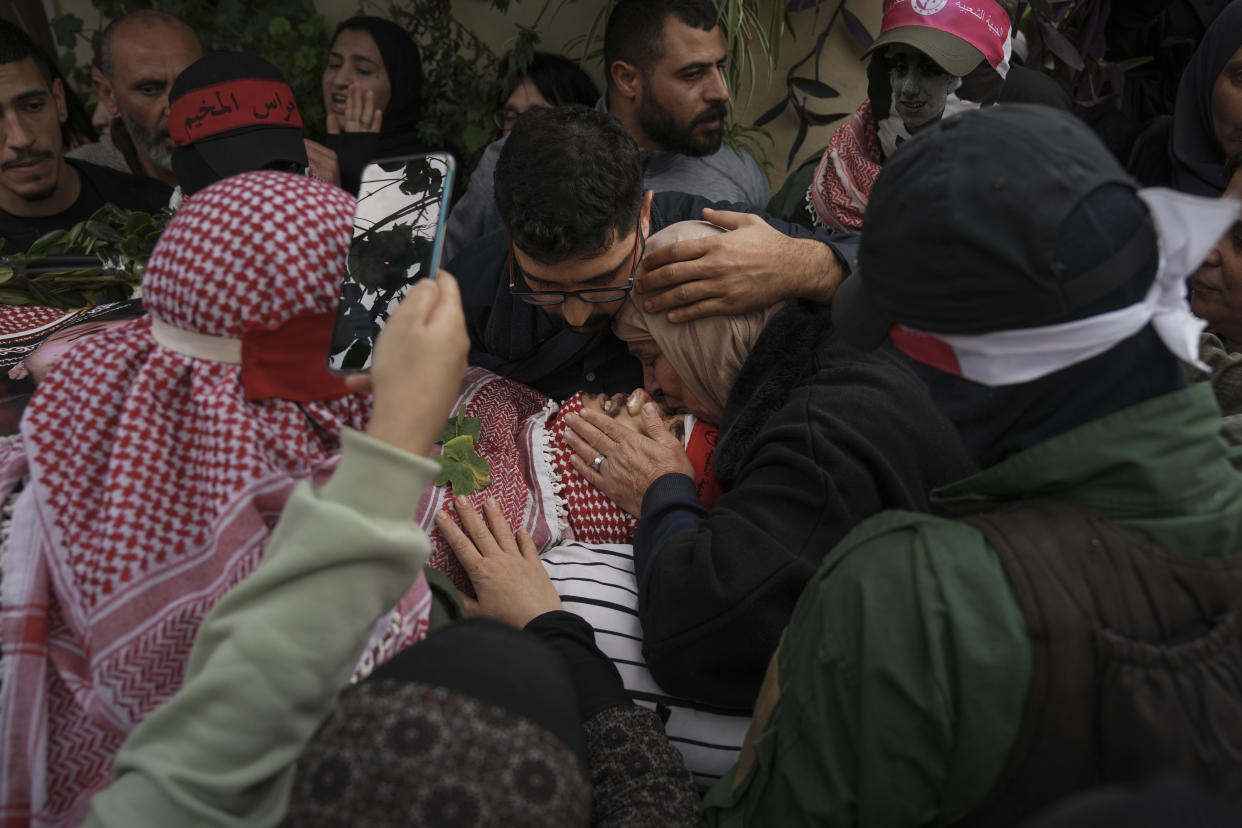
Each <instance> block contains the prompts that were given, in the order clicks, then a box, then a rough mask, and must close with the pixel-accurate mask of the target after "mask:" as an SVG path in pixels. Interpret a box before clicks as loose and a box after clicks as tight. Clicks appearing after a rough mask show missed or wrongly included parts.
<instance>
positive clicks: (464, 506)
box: [436, 497, 561, 630]
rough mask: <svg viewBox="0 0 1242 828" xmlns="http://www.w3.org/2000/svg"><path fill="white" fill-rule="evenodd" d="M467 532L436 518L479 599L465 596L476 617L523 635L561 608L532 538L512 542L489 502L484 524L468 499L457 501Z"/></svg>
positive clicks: (449, 520)
mask: <svg viewBox="0 0 1242 828" xmlns="http://www.w3.org/2000/svg"><path fill="white" fill-rule="evenodd" d="M454 502H455V504H456V506H457V514H458V516H460V517H461V523H462V526H464V527H466V531H465V532H463V531H462V530H461V528H460V527H458V526H457V524H456V523H454V522H453V518H452V517H450V516H449V514H448V513H447V512H439V513H437V514H436V527H437V528H438V529H439V530H440V534H441V535H443V536H444V539H445V540H446V541H448V545H449V546H450V547H451V548H452V550H453V554H454V555H456V556H457V560H458V561H460V562H461V566H462V569H464V570H466V575H468V576H469V577H470V583H471V584H473V585H474V591H475V594H476V595H478V598H477V599H471V598H467V597H465V596H462V597H463V600H464V601H465V603H466V610H467V611H468V612H469V613H470V614H471V615H473V616H478V617H482V618H492V619H495V620H496V621H500V622H503V623H505V624H508V625H509V626H511V627H517V628H518V629H519V630H520V629H522V628H523V627H525V626H526V625H527V624H529V623H530V622H531V621H532V620H534V619H535V618H536V617H538V616H540V615H543V614H544V613H545V612H552V611H554V610H559V609H561V598H560V596H559V595H557V594H556V589H555V588H554V587H553V586H552V581H551V579H550V578H548V573H547V570H545V569H544V568H543V564H542V563H540V562H539V552H538V550H536V549H535V543H534V541H532V540H531V539H530V535H528V534H526V532H524V531H519V532H518V533H517V536H516V537H514V535H513V532H512V531H510V529H509V524H508V523H507V522H506V521H505V517H504V514H503V513H502V512H501V511H500V506H499V505H498V504H497V503H496V501H495V500H494V499H492V498H490V497H489V498H488V499H487V502H486V503H485V504H484V506H483V511H484V513H485V514H486V516H487V521H486V522H484V520H483V518H482V517H480V515H479V513H478V512H476V511H475V509H474V507H473V506H471V505H470V501H469V500H467V499H466V498H464V497H458V498H456V500H455V501H454Z"/></svg>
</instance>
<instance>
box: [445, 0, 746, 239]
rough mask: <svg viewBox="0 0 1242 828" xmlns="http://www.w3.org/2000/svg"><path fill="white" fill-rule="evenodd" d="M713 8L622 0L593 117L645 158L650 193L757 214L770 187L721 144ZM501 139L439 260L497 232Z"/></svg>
mask: <svg viewBox="0 0 1242 828" xmlns="http://www.w3.org/2000/svg"><path fill="white" fill-rule="evenodd" d="M724 62H725V47H724V38H723V36H722V35H721V32H720V26H719V25H718V23H717V13H716V7H715V6H714V5H713V3H712V1H711V0H621V2H620V3H618V4H617V5H616V6H615V7H614V8H613V10H612V12H611V13H610V14H609V16H608V22H607V24H606V26H605V30H604V74H605V75H606V76H607V77H606V85H607V86H606V89H607V91H606V93H605V96H604V97H603V98H600V100H599V102H598V103H597V104H596V109H598V110H600V111H604V112H610V113H612V114H613V115H616V116H617V117H618V118H620V119H621V122H622V123H623V124H625V126H626V128H627V129H628V130H629V132H630V135H632V136H633V138H634V140H635V141H636V142H637V143H638V146H639V147H640V148H641V149H642V150H643V164H644V181H645V183H646V186H647V188H648V189H650V190H654V191H656V192H663V191H665V190H669V191H674V192H681V193H689V194H691V195H696V196H702V197H703V198H705V199H707V200H708V201H727V202H733V203H743V204H749V205H751V206H753V207H758V208H761V207H763V205H765V204H767V201H768V180H767V177H766V176H765V175H764V173H763V170H761V169H760V168H759V165H758V164H757V163H755V159H754V158H752V157H751V156H750V153H748V152H747V151H746V150H744V149H735V148H733V147H730V146H724V145H722V138H723V135H724V122H725V117H726V116H727V115H728V104H729V88H728V86H727V85H726V83H725V77H724ZM505 140H506V139H505V138H501V139H500V140H499V141H496V142H494V143H493V144H491V146H489V147H488V148H487V150H486V151H485V152H484V154H483V157H482V159H480V161H479V165H478V167H477V168H476V169H475V172H474V175H473V177H472V178H471V179H470V188H469V190H468V191H467V192H466V195H465V196H464V197H463V198H462V199H461V201H460V202H459V203H458V204H457V205H456V206H455V207H454V208H453V212H452V214H451V215H450V217H449V224H448V228H447V235H446V239H445V255H446V256H452V255H455V254H456V253H457V252H458V251H461V250H464V249H465V248H466V247H467V246H468V245H469V244H471V243H472V242H473V241H474V240H476V239H478V238H481V237H483V236H485V235H487V234H488V233H491V232H495V231H496V230H498V229H500V227H501V221H500V216H499V214H498V213H497V211H496V206H495V195H494V188H493V181H492V179H493V176H494V174H495V169H496V163H497V160H498V159H499V157H500V150H501V147H503V145H504V141H505Z"/></svg>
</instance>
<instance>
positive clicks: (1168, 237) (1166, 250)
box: [890, 188, 1242, 386]
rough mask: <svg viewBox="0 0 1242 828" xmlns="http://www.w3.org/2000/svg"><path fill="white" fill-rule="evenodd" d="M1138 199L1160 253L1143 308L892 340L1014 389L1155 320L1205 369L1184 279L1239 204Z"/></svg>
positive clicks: (906, 332)
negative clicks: (1047, 322)
mask: <svg viewBox="0 0 1242 828" xmlns="http://www.w3.org/2000/svg"><path fill="white" fill-rule="evenodd" d="M1138 196H1139V198H1141V199H1142V200H1143V201H1144V203H1146V204H1147V207H1148V209H1149V210H1150V211H1151V216H1152V220H1153V222H1154V223H1155V226H1156V236H1157V241H1158V248H1159V252H1160V261H1159V266H1158V269H1157V271H1156V279H1155V281H1154V282H1152V286H1151V289H1150V290H1149V291H1148V292H1147V295H1146V296H1145V297H1144V298H1143V300H1142V301H1141V302H1138V303H1137V304H1134V305H1131V306H1130V307H1128V308H1121V309H1119V310H1115V311H1109V312H1108V313H1102V314H1099V315H1098V316H1091V317H1088V318H1086V319H1075V320H1074V321H1073V322H1062V323H1059V324H1056V325H1045V326H1043V327H1039V328H1021V329H1015V330H1008V331H993V332H990V333H984V334H938V333H927V332H925V331H919V330H915V329H913V328H908V327H906V326H904V325H895V326H894V327H893V330H892V332H891V333H890V336H891V337H892V339H893V342H894V343H895V344H896V345H897V347H899V348H901V349H902V350H903V351H905V352H906V353H908V354H909V355H910V356H912V357H914V358H915V359H919V360H920V361H924V362H929V363H930V364H933V365H934V366H935V367H937V368H939V369H941V370H944V371H947V372H949V373H954V374H957V375H959V376H961V377H965V378H966V379H969V380H974V381H975V382H979V383H983V384H984V385H991V386H997V385H1014V384H1017V383H1021V382H1030V381H1031V380H1035V379H1039V378H1040V377H1044V376H1047V375H1048V374H1051V373H1054V372H1056V371H1060V370H1062V369H1064V368H1068V367H1069V366H1071V365H1074V364H1076V363H1079V362H1082V361H1084V360H1087V359H1090V358H1091V357H1093V356H1097V355H1099V354H1102V353H1104V352H1105V351H1107V350H1108V349H1109V348H1111V347H1113V346H1114V345H1116V344H1117V343H1118V342H1121V341H1122V340H1124V339H1127V338H1129V337H1131V336H1133V335H1134V334H1136V333H1138V332H1139V331H1140V330H1142V329H1143V327H1144V326H1145V325H1147V324H1148V323H1149V322H1150V323H1151V325H1152V327H1153V328H1154V329H1155V331H1156V333H1157V334H1158V335H1159V336H1160V339H1161V341H1163V342H1164V344H1165V347H1167V348H1168V349H1169V350H1170V351H1171V352H1172V353H1173V354H1174V356H1176V357H1177V358H1178V359H1180V360H1182V361H1183V362H1189V363H1191V364H1193V365H1196V366H1199V367H1200V368H1203V369H1204V370H1206V366H1204V365H1203V364H1202V363H1201V362H1200V361H1199V335H1200V334H1201V333H1202V332H1203V328H1204V326H1205V324H1204V322H1203V320H1201V319H1198V318H1197V317H1195V316H1194V315H1193V314H1192V313H1191V312H1190V306H1189V304H1188V303H1187V300H1186V279H1187V277H1189V276H1190V275H1191V274H1192V273H1194V272H1195V270H1196V269H1197V268H1198V267H1199V265H1200V264H1201V263H1202V262H1203V260H1204V258H1206V257H1207V255H1208V253H1210V252H1211V250H1212V247H1213V246H1214V245H1215V244H1216V242H1217V241H1218V240H1219V239H1220V237H1221V236H1222V235H1224V233H1225V231H1227V230H1228V229H1229V228H1230V227H1232V226H1233V224H1234V223H1235V222H1236V221H1238V218H1239V213H1240V212H1242V202H1240V201H1238V200H1237V199H1235V198H1223V199H1215V198H1201V197H1198V196H1192V195H1187V194H1185V193H1179V192H1176V191H1174V190H1168V189H1164V188H1152V189H1146V190H1140V191H1139V193H1138ZM929 357H930V358H929Z"/></svg>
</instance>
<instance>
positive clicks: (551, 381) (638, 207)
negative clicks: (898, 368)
mask: <svg viewBox="0 0 1242 828" xmlns="http://www.w3.org/2000/svg"><path fill="white" fill-rule="evenodd" d="M496 202H497V204H498V210H499V213H500V215H501V216H502V217H503V220H504V225H505V226H506V227H507V228H508V231H509V232H508V233H504V232H501V233H493V234H492V235H490V236H488V237H486V238H484V239H481V240H479V241H477V242H475V243H474V244H472V245H471V247H470V248H469V249H468V250H466V251H464V252H462V253H461V255H459V256H457V257H456V258H455V259H453V260H452V261H450V262H449V264H448V270H449V271H450V272H452V273H453V274H454V275H455V276H457V278H458V279H459V281H460V282H461V284H462V295H463V297H464V301H465V305H466V320H467V328H468V329H469V331H470V337H471V345H472V349H471V357H470V358H471V363H472V364H474V365H479V366H482V367H484V368H489V369H491V370H493V371H495V372H497V373H499V374H501V375H503V376H507V377H510V378H512V379H516V380H519V381H521V382H524V383H526V384H528V385H531V386H534V387H535V388H538V389H539V390H541V391H543V392H544V393H545V394H548V395H549V396H551V397H553V398H557V399H561V398H564V397H567V396H569V395H570V394H572V393H573V392H574V391H578V390H587V391H591V392H600V391H607V392H609V393H615V392H620V391H630V390H632V389H634V388H635V387H637V386H639V385H641V384H642V372H641V370H640V366H639V363H638V362H637V360H635V359H634V357H632V356H631V355H630V354H629V352H628V351H627V349H626V347H625V346H624V345H623V344H622V343H621V342H620V341H619V340H618V339H617V338H616V337H615V336H613V335H612V333H611V332H610V331H609V330H608V323H609V321H610V320H611V318H612V315H613V314H614V313H616V311H617V310H618V309H619V308H620V306H621V303H622V301H623V300H624V299H625V297H626V295H627V294H628V293H629V292H630V291H631V290H633V289H635V288H640V289H641V288H642V287H644V286H645V287H648V288H650V287H651V286H653V285H655V286H659V285H661V282H660V279H661V276H660V274H659V273H658V272H657V271H656V270H652V271H651V272H648V273H646V274H645V275H644V276H643V277H642V278H641V279H639V280H636V279H635V272H636V271H637V270H638V266H639V263H640V262H641V261H642V260H643V241H644V240H645V239H646V237H647V235H648V234H649V233H654V232H657V231H659V230H660V229H662V228H664V227H665V226H667V225H669V224H672V223H675V222H678V221H684V220H686V219H699V218H703V217H708V218H710V219H712V220H714V221H715V222H716V223H719V224H722V225H723V226H732V228H733V229H732V232H729V233H722V234H720V235H719V236H716V237H714V238H711V239H694V240H690V241H688V242H682V243H678V244H681V245H685V246H683V247H682V248H681V250H682V251H683V253H682V255H685V254H689V256H690V257H691V258H693V259H694V261H693V262H692V263H691V264H690V265H689V267H690V268H692V269H691V270H690V271H689V272H690V274H691V277H690V278H692V279H693V282H692V284H690V285H682V286H681V287H679V288H675V289H674V290H672V291H669V292H668V293H666V294H664V295H663V296H662V297H661V299H662V300H664V301H666V302H667V301H683V300H684V299H686V298H687V297H689V298H692V299H693V298H696V297H695V294H694V293H692V292H691V291H690V289H691V288H698V289H700V290H720V291H723V292H725V293H727V294H728V296H727V298H721V297H720V296H717V295H707V294H703V295H701V296H699V297H698V298H701V299H702V301H701V302H700V304H706V305H707V307H708V310H709V311H714V312H715V313H717V314H720V313H742V312H746V311H749V310H754V309H758V308H764V307H768V306H769V305H771V304H773V303H775V302H777V301H779V300H781V299H789V298H807V299H814V300H818V301H827V299H829V298H830V297H831V295H832V292H833V291H834V290H835V289H836V286H837V284H838V283H839V282H840V280H841V278H842V277H843V274H844V272H845V268H844V263H845V262H847V261H849V260H850V258H851V257H852V253H853V249H854V244H855V241H854V237H852V236H833V235H829V234H827V233H820V234H812V233H811V232H810V231H807V230H804V229H802V228H797V227H793V226H791V225H787V224H784V223H781V222H776V221H768V220H767V219H765V218H764V217H762V216H761V215H759V214H757V213H755V212H753V211H751V212H741V211H750V210H751V208H749V207H748V206H747V205H743V204H732V205H729V204H723V205H722V204H715V205H712V204H711V203H710V202H708V201H707V200H706V199H704V198H699V197H696V196H691V195H686V194H684V193H675V192H660V193H652V191H651V190H649V189H646V187H645V186H644V182H643V157H642V153H641V152H640V151H639V149H638V147H637V145H636V144H635V143H634V139H633V138H632V137H631V136H630V134H629V132H628V130H626V128H625V126H624V125H623V124H622V123H621V122H620V120H618V119H617V118H616V117H615V116H613V115H609V114H607V113H604V112H600V111H598V110H593V109H587V108H586V107H581V106H568V107H557V108H556V109H541V110H533V111H531V112H528V113H526V114H524V115H523V116H522V117H521V118H519V119H518V122H517V124H516V126H514V128H513V131H512V132H511V133H510V134H509V139H508V142H507V143H506V144H505V146H504V149H503V151H502V153H501V156H500V163H499V165H498V166H497V169H496ZM713 207H716V208H721V207H724V208H727V209H712V208H713ZM720 239H723V240H725V241H726V244H724V245H723V246H719V247H717V246H716V245H715V243H716V242H717V241H718V240H720ZM678 244H674V245H670V246H669V247H666V248H664V249H662V250H660V251H658V252H657V253H654V254H653V256H652V257H651V258H654V257H655V256H657V255H661V254H663V255H667V253H666V251H669V250H671V249H673V248H676V247H678ZM717 257H718V258H717ZM651 258H648V260H647V261H648V263H649V262H650V261H651ZM718 262H723V264H720V263H718ZM679 266H680V265H670V266H669V267H666V268H663V270H664V271H665V273H666V274H667V273H669V272H670V271H675V270H676V268H677V267H679ZM693 268H708V269H710V274H709V276H708V277H706V278H705V277H703V276H697V275H696V274H700V273H703V272H704V271H701V270H700V271H695V270H694V269H693ZM703 286H712V287H710V288H704V287H703Z"/></svg>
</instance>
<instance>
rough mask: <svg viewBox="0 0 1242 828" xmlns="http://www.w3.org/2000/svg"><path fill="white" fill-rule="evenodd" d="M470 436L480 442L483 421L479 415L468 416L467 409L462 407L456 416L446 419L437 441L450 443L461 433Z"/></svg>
mask: <svg viewBox="0 0 1242 828" xmlns="http://www.w3.org/2000/svg"><path fill="white" fill-rule="evenodd" d="M463 434H465V435H467V436H469V437H470V438H471V439H472V440H474V442H476V443H477V442H479V440H481V439H482V435H483V423H482V421H481V420H479V418H477V417H467V416H466V409H465V408H462V409H461V410H460V411H458V412H457V416H456V417H449V418H448V419H447V420H445V421H444V427H443V428H441V429H440V436H438V437H436V442H437V443H448V442H449V441H450V440H452V439H453V438H455V437H460V436H461V435H463Z"/></svg>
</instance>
